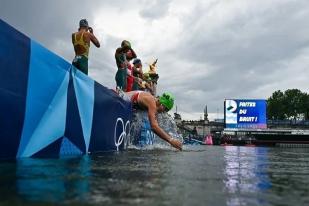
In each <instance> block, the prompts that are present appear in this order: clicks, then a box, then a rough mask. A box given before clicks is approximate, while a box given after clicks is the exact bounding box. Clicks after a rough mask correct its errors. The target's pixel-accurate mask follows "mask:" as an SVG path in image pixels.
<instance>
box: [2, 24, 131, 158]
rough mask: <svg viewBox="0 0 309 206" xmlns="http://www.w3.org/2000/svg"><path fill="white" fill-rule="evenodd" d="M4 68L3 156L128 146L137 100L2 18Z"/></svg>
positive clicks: (50, 154)
mask: <svg viewBox="0 0 309 206" xmlns="http://www.w3.org/2000/svg"><path fill="white" fill-rule="evenodd" d="M72 52H73V51H72ZM0 72H1V75H0V158H21V157H59V156H66V155H83V154H88V153H95V152H101V151H113V150H118V149H122V148H123V143H122V141H120V140H119V138H120V136H121V134H123V131H122V127H121V126H119V123H117V120H118V119H119V118H120V119H121V120H122V122H124V124H125V123H128V122H129V123H130V121H131V116H132V110H131V104H130V103H127V102H125V101H123V100H122V99H121V98H120V97H118V95H117V94H116V93H115V92H113V91H112V90H110V89H108V88H106V87H104V86H102V85H100V84H99V83H97V82H95V81H94V80H92V79H91V78H90V77H88V76H86V75H85V74H83V73H82V72H80V71H78V70H77V69H76V68H75V67H74V66H72V65H71V64H70V63H69V62H67V61H65V60H64V59H63V58H61V57H59V56H57V55H56V54H54V53H52V52H51V51H49V50H47V49H46V48H44V47H43V46H41V45H40V44H38V43H37V42H35V41H33V40H31V39H30V38H29V37H27V36H25V35H24V34H22V33H20V32H19V31H17V30H15V29H14V28H13V27H11V26H10V25H8V24H7V23H5V22H4V21H2V20H0ZM125 132H126V131H125ZM121 138H123V137H121ZM67 148H69V152H67V150H68V149H67Z"/></svg>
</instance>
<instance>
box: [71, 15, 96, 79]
mask: <svg viewBox="0 0 309 206" xmlns="http://www.w3.org/2000/svg"><path fill="white" fill-rule="evenodd" d="M88 31H89V32H88ZM90 41H91V42H92V43H93V44H94V45H95V46H96V47H98V48H99V47H100V42H99V41H98V39H97V38H96V37H95V36H94V34H93V29H92V28H91V27H89V25H88V21H87V20H86V19H82V20H80V22H79V29H78V32H75V33H73V34H72V43H73V46H74V51H75V58H74V60H73V62H72V64H73V65H74V66H75V67H76V68H77V69H79V70H80V71H82V72H83V73H85V74H87V75H88V54H89V48H90Z"/></svg>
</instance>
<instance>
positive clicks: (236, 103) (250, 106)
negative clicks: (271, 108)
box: [224, 99, 267, 129]
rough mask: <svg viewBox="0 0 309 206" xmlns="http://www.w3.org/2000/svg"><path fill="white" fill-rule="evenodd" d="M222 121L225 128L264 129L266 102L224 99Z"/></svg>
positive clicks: (265, 125) (265, 126)
mask: <svg viewBox="0 0 309 206" xmlns="http://www.w3.org/2000/svg"><path fill="white" fill-rule="evenodd" d="M224 120H225V127H226V128H251V129H265V128H267V124H266V100H260V99H226V100H225V102H224Z"/></svg>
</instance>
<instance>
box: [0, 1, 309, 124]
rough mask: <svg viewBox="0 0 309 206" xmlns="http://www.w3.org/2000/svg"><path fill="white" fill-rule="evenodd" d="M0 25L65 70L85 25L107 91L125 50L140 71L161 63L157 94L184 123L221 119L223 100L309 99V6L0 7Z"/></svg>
mask: <svg viewBox="0 0 309 206" xmlns="http://www.w3.org/2000/svg"><path fill="white" fill-rule="evenodd" d="M0 18H1V19H2V20H4V21H6V22H7V23H9V24H11V25H12V26H14V27H15V28H17V29H18V30H20V31H22V32H24V33H25V34H26V35H28V36H30V37H31V38H32V39H34V40H36V41H38V42H39V43H41V44H42V45H44V46H45V47H47V48H48V49H50V50H51V51H53V52H55V53H57V54H58V55H60V56H62V57H63V58H64V59H66V60H67V61H69V62H71V61H72V59H73V57H74V52H73V47H72V43H71V39H70V38H71V33H72V32H75V31H76V30H77V29H78V23H79V20H80V19H81V18H86V19H87V20H88V22H89V24H90V26H92V27H93V29H94V34H95V35H96V36H97V37H98V39H99V41H100V42H101V48H99V49H97V48H95V47H94V46H92V47H91V49H90V57H89V76H90V77H92V78H93V79H95V80H96V81H98V82H99V83H101V84H103V85H104V86H107V87H109V88H114V87H115V84H116V83H115V80H114V79H115V78H114V77H115V73H116V70H117V67H116V64H115V59H114V53H115V49H116V48H117V47H119V46H120V43H121V41H122V40H123V39H126V40H129V41H130V42H131V44H132V47H133V49H134V50H135V52H136V53H137V55H138V57H139V58H141V60H142V62H143V63H144V70H146V63H148V62H150V61H152V60H153V59H155V58H158V59H159V60H158V73H159V75H160V79H159V82H158V89H159V93H162V92H163V91H169V92H171V93H173V94H174V96H175V100H176V105H177V108H178V112H179V113H180V114H181V115H182V118H183V119H200V117H201V116H202V114H203V109H204V107H205V105H207V106H208V112H209V113H210V114H209V116H210V118H211V119H214V118H218V117H222V113H223V102H224V99H226V98H258V99H267V98H268V97H269V96H270V95H271V94H272V93H273V92H274V91H276V90H282V91H285V90H286V89H292V88H297V89H300V90H301V91H302V92H309V79H308V78H309V26H308V21H309V20H308V19H309V1H308V0H190V1H187V0H152V1H150V0H127V1H120V0H92V1H85V0H84V1H80V0H65V1H64V0H53V1H50V0H27V1H20V0H1V5H0ZM173 111H175V109H173Z"/></svg>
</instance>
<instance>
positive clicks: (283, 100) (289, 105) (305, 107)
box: [267, 89, 309, 120]
mask: <svg viewBox="0 0 309 206" xmlns="http://www.w3.org/2000/svg"><path fill="white" fill-rule="evenodd" d="M267 117H268V119H278V120H284V119H300V118H301V119H302V118H303V119H305V120H308V119H309V94H307V93H304V92H301V91H300V90H299V89H288V90H286V91H285V92H284V93H283V92H281V91H280V90H278V91H275V92H274V93H273V94H272V96H271V97H269V98H268V99H267Z"/></svg>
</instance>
